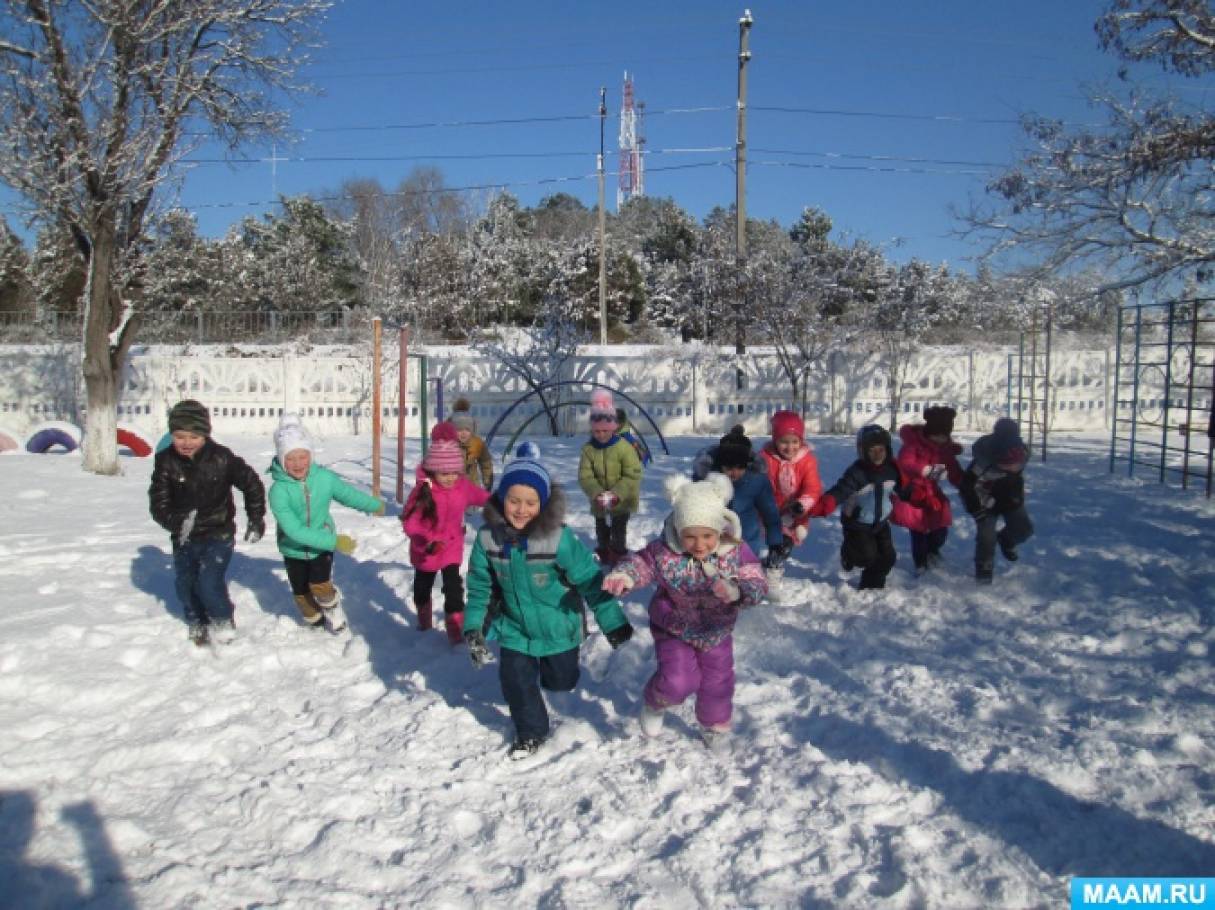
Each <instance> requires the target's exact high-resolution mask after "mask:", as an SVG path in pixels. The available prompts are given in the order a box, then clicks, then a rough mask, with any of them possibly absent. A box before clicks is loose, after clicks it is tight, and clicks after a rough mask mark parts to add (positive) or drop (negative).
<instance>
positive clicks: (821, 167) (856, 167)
mask: <svg viewBox="0 0 1215 910" xmlns="http://www.w3.org/2000/svg"><path fill="white" fill-rule="evenodd" d="M751 164H752V165H756V166H758V167H791V168H797V169H801V170H816V171H870V172H872V173H875V174H943V175H949V174H953V175H968V176H987V175H988V173H989V172H988V171H985V170H965V169H942V168H922V167H892V166H888V167H880V166H878V165H873V164H825V163H824V164H811V163H808V162H802V161H752V162H751Z"/></svg>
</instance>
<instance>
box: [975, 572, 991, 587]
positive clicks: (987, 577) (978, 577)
mask: <svg viewBox="0 0 1215 910" xmlns="http://www.w3.org/2000/svg"><path fill="white" fill-rule="evenodd" d="M991 580H992V572H991V569H976V570H975V583H976V584H980V585H989V584H991Z"/></svg>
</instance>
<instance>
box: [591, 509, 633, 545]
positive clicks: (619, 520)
mask: <svg viewBox="0 0 1215 910" xmlns="http://www.w3.org/2000/svg"><path fill="white" fill-rule="evenodd" d="M628 538H629V514H628V512H624V513H621V514H620V515H596V516H595V543H596V544H597V545H598V547H599V549H600V551H601V552H606V551H608V550H611V551H612V552H614V553H616V554H617V555H623V554H625V553H627V552H628V551H629V545H628Z"/></svg>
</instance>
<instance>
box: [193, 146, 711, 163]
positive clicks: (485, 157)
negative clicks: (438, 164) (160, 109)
mask: <svg viewBox="0 0 1215 910" xmlns="http://www.w3.org/2000/svg"><path fill="white" fill-rule="evenodd" d="M729 151H733V148H732V147H731V146H728V145H712V146H705V147H703V148H671V149H665V148H660V149H646V150H645V152H644V153H643V154H646V155H692V154H709V153H717V152H729ZM608 155H609V157H617V158H618V157H620V152H618V151H613V152H609V153H608ZM588 156H589V157H594V153H591V152H478V153H475V154H451V155H449V154H439V155H318V156H312V155H291V156H283V155H275V156H273V157H265V158H184V159H182V163H183V164H188V165H200V164H224V165H228V166H235V165H242V164H265V163H266V162H270V161H281V162H287V163H289V164H334V163H343V162H344V163H351V162H359V161H369V162H377V161H489V160H494V159H502V158H506V159H512V158H515V159H517V158H523V159H533V158H585V157H588Z"/></svg>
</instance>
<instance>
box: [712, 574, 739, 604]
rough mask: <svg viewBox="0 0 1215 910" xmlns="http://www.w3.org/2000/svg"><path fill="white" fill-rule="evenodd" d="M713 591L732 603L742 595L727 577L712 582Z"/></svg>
mask: <svg viewBox="0 0 1215 910" xmlns="http://www.w3.org/2000/svg"><path fill="white" fill-rule="evenodd" d="M713 593H714V595H716V596H717V597H718V598H720V599H721V600H724V601H725V602H726V603H728V604H732V603H734V601H736V600H738V598H740V597H742V592H741V591H740V590H738V585H736V584H735V583H734V582H732V581H730V579H728V578H718V579H716V580H715V581H714V582H713Z"/></svg>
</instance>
